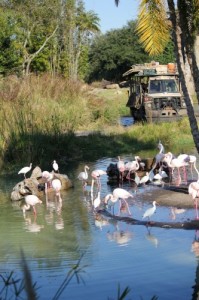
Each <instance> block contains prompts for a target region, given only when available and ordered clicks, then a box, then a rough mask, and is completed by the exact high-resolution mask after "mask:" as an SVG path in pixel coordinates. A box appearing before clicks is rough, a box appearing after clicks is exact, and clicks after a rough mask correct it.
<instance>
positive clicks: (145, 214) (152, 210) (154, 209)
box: [142, 201, 157, 220]
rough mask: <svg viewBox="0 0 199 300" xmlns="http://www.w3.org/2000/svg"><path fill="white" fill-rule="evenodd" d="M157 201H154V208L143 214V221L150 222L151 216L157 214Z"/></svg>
mask: <svg viewBox="0 0 199 300" xmlns="http://www.w3.org/2000/svg"><path fill="white" fill-rule="evenodd" d="M156 204H157V202H156V201H153V207H150V208H148V209H147V210H146V211H145V213H144V214H143V217H142V218H143V219H144V218H148V219H149V220H150V218H151V216H152V215H153V214H154V213H155V211H156Z"/></svg>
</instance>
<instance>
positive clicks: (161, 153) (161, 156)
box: [152, 141, 165, 170]
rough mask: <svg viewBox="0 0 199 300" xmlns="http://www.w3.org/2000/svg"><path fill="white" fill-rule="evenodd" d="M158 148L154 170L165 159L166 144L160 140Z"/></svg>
mask: <svg viewBox="0 0 199 300" xmlns="http://www.w3.org/2000/svg"><path fill="white" fill-rule="evenodd" d="M158 149H159V153H158V154H156V156H155V164H154V166H153V167H152V169H153V170H154V169H155V168H156V167H157V165H159V164H160V163H161V162H162V161H163V159H164V157H165V153H164V146H163V145H162V143H161V141H159V143H158Z"/></svg>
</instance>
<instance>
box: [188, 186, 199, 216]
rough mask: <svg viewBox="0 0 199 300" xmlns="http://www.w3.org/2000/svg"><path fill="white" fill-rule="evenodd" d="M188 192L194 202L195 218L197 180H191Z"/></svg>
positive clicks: (198, 191) (198, 187)
mask: <svg viewBox="0 0 199 300" xmlns="http://www.w3.org/2000/svg"><path fill="white" fill-rule="evenodd" d="M188 192H189V194H190V195H191V196H192V199H193V200H194V203H195V210H196V218H197V219H198V218H199V217H198V200H197V199H196V198H198V197H199V181H195V182H191V183H190V184H189V187H188Z"/></svg>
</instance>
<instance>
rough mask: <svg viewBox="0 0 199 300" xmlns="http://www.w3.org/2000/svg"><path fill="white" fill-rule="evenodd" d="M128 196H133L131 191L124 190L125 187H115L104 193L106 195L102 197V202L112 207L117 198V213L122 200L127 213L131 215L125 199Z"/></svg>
mask: <svg viewBox="0 0 199 300" xmlns="http://www.w3.org/2000/svg"><path fill="white" fill-rule="evenodd" d="M128 198H133V195H132V194H131V193H129V192H128V191H126V190H125V189H122V188H116V189H114V190H113V193H112V194H108V195H106V197H105V199H104V203H105V204H106V205H107V204H108V205H109V206H113V207H114V205H115V203H116V202H117V201H118V200H119V213H120V211H121V207H122V203H121V200H123V201H124V202H125V204H126V207H127V209H128V213H129V215H131V212H130V209H129V205H128V203H127V201H126V200H127V199H128Z"/></svg>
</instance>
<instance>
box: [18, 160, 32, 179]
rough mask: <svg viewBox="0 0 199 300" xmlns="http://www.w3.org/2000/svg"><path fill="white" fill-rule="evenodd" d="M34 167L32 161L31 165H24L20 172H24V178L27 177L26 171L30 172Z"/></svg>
mask: <svg viewBox="0 0 199 300" xmlns="http://www.w3.org/2000/svg"><path fill="white" fill-rule="evenodd" d="M31 169H32V163H30V166H29V167H23V168H22V169H21V170H20V171H19V172H18V174H24V178H26V173H28V172H29V171H30V170H31Z"/></svg>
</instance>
